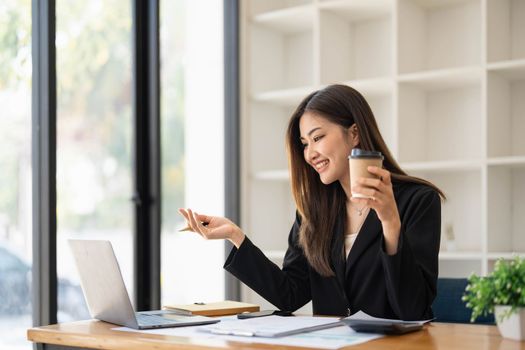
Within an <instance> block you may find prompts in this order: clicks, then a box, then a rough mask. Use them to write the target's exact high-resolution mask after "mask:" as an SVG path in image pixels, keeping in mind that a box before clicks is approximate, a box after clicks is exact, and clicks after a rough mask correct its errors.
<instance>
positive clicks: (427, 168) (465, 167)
mask: <svg viewBox="0 0 525 350" xmlns="http://www.w3.org/2000/svg"><path fill="white" fill-rule="evenodd" d="M481 166H482V163H481V161H479V160H457V161H442V162H420V163H416V162H414V163H401V167H402V168H403V169H404V170H406V171H409V172H411V171H419V172H421V171H423V172H433V173H438V172H451V171H471V170H481Z"/></svg>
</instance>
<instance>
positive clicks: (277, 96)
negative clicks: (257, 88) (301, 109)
mask: <svg viewBox="0 0 525 350" xmlns="http://www.w3.org/2000/svg"><path fill="white" fill-rule="evenodd" d="M317 89H318V88H317V87H314V86H309V87H299V88H295V89H286V90H276V91H267V92H261V93H258V94H255V95H253V96H252V99H253V100H255V101H258V102H268V103H272V104H276V105H280V106H286V107H288V106H293V107H296V106H297V105H299V103H300V102H301V100H302V99H303V98H305V97H306V96H307V95H308V94H310V93H311V92H313V91H315V90H317Z"/></svg>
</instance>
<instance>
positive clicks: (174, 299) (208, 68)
mask: <svg viewBox="0 0 525 350" xmlns="http://www.w3.org/2000/svg"><path fill="white" fill-rule="evenodd" d="M203 9H206V10H205V11H203ZM222 14H223V13H222V2H221V1H215V0H201V1H191V0H165V1H161V3H160V51H161V133H162V141H161V142H162V196H163V197H162V198H163V201H162V233H161V235H162V236H161V239H162V243H161V249H162V263H161V264H162V265H161V276H162V277H161V293H162V303H163V304H168V303H193V302H198V301H217V300H223V299H224V272H223V269H222V265H223V263H224V248H223V247H224V243H223V242H222V241H205V240H203V239H202V238H201V237H200V236H198V235H197V234H195V233H192V232H181V233H179V232H178V229H180V228H181V227H183V226H184V221H183V219H182V217H180V215H179V214H178V212H177V209H178V208H180V207H184V208H185V207H190V208H192V209H195V210H197V211H201V212H202V213H206V214H209V215H224V176H223V173H224V164H223V163H224V154H223V153H224V147H223V142H224V138H223V134H224V132H223V129H224V128H223V123H224V116H223V114H224V113H223V109H224V108H223V58H222V57H223V56H222V53H223V51H222V50H223V48H222V45H223V36H222V33H223V30H222Z"/></svg>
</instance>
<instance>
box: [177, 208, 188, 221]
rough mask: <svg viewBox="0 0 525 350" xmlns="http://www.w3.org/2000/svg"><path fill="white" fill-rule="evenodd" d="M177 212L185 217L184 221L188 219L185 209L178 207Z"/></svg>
mask: <svg viewBox="0 0 525 350" xmlns="http://www.w3.org/2000/svg"><path fill="white" fill-rule="evenodd" d="M179 214H180V215H182V216H183V217H184V219H186V221H188V220H189V218H188V213H187V212H186V210H184V209H182V208H179Z"/></svg>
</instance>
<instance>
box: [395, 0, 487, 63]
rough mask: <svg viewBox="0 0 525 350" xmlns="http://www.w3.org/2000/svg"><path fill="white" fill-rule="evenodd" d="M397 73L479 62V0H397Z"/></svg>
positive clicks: (480, 40)
mask: <svg viewBox="0 0 525 350" xmlns="http://www.w3.org/2000/svg"><path fill="white" fill-rule="evenodd" d="M398 14H399V18H398V20H397V23H398V39H399V45H398V53H399V57H398V65H399V68H398V70H399V72H400V73H410V72H417V71H425V70H432V69H439V68H451V67H461V66H472V65H479V64H480V63H481V42H482V39H481V34H480V33H481V32H482V31H481V28H482V26H481V5H480V1H474V0H473V1H445V2H444V1H417V0H400V1H399V7H398Z"/></svg>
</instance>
